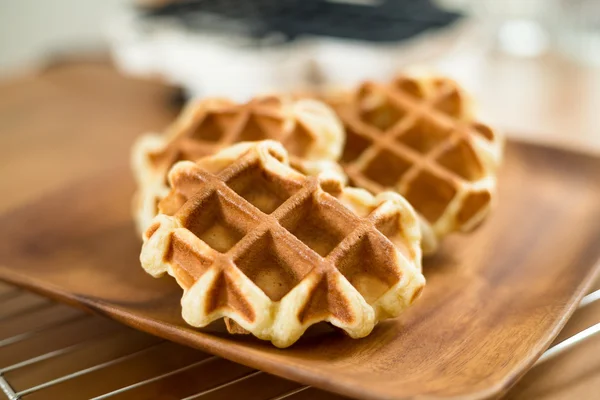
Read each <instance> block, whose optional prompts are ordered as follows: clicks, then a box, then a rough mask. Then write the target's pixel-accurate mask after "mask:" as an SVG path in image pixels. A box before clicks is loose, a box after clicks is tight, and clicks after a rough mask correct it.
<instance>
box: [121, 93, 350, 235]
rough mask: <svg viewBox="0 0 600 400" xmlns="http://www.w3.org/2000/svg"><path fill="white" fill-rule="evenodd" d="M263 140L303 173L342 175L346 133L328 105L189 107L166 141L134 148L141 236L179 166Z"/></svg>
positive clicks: (272, 99) (216, 102)
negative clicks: (280, 149) (329, 171)
mask: <svg viewBox="0 0 600 400" xmlns="http://www.w3.org/2000/svg"><path fill="white" fill-rule="evenodd" d="M264 139H273V140H277V141H280V142H282V143H283V144H284V145H285V147H286V148H287V149H288V151H289V152H290V154H291V155H292V162H293V163H294V164H298V166H299V167H301V168H302V169H303V170H306V171H311V172H313V173H315V172H316V171H319V170H322V169H333V170H336V169H337V170H339V171H340V172H341V169H340V168H339V166H338V165H337V164H336V163H334V161H336V160H337V159H338V158H339V156H340V154H341V152H342V147H343V142H344V131H343V128H342V126H341V124H340V123H339V120H338V119H337V117H336V116H335V114H334V113H333V111H332V110H331V109H330V108H329V107H328V106H326V105H325V104H323V103H320V102H318V101H315V100H309V99H304V100H293V99H292V98H289V97H286V96H263V97H257V98H255V99H253V100H251V101H249V102H248V103H245V104H238V103H234V102H232V101H230V100H227V99H221V98H210V99H205V100H201V101H198V102H195V103H191V104H190V105H189V106H187V107H186V109H185V110H184V111H183V112H182V113H181V115H180V116H179V118H178V119H177V120H176V121H175V122H174V123H173V125H172V126H171V127H170V128H169V129H168V130H167V132H166V134H165V135H164V136H162V135H144V136H142V137H140V139H139V140H138V141H137V142H136V144H135V145H134V147H133V152H132V163H133V170H134V172H135V175H136V179H137V181H138V185H139V191H138V193H137V194H136V198H135V201H134V214H135V216H136V221H137V223H138V228H139V230H140V232H143V231H144V229H145V228H146V227H147V226H148V224H149V222H150V221H151V220H152V218H153V217H154V216H155V215H156V213H157V204H158V202H159V201H160V199H162V198H163V197H164V196H165V195H166V194H167V193H168V191H169V189H168V187H167V182H166V176H167V172H168V171H169V169H170V168H171V167H172V166H173V165H174V164H175V163H176V162H177V161H181V160H191V161H194V160H197V159H198V158H200V157H202V156H205V155H210V154H214V153H215V152H216V151H217V150H219V149H221V148H224V147H227V146H229V145H231V144H233V143H237V142H241V141H255V140H264Z"/></svg>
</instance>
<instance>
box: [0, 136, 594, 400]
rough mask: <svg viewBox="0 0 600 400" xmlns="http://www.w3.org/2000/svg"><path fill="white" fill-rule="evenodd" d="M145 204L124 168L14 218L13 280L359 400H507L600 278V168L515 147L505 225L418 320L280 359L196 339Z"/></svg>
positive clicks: (437, 269)
mask: <svg viewBox="0 0 600 400" xmlns="http://www.w3.org/2000/svg"><path fill="white" fill-rule="evenodd" d="M132 192H133V183H132V181H131V178H130V176H129V172H128V171H127V167H126V166H125V165H123V164H120V166H119V167H115V169H114V170H112V171H108V172H106V173H105V174H102V175H100V176H96V177H94V178H89V179H85V180H83V181H80V182H76V183H74V184H70V185H69V186H67V187H64V188H63V189H62V190H60V191H58V192H55V193H51V194H48V195H46V196H42V197H40V198H39V199H38V200H36V201H35V202H34V203H32V204H28V205H25V206H22V207H20V208H18V209H16V210H14V211H12V212H10V213H7V214H5V215H3V216H0V264H1V265H2V266H0V279H2V280H5V281H7V282H11V283H14V284H17V285H21V286H24V287H27V288H29V289H32V290H34V291H37V292H40V293H42V294H45V295H48V296H51V297H53V298H56V299H59V300H62V301H66V302H68V303H71V304H76V305H79V306H82V307H85V308H87V309H90V310H93V311H95V312H99V313H102V314H106V315H108V316H110V317H111V318H114V319H116V320H118V321H121V322H123V323H125V324H127V325H130V326H133V327H135V328H138V329H140V330H143V331H147V332H150V333H153V334H155V335H158V336H162V337H164V338H167V339H170V340H173V341H175V342H178V343H182V344H186V345H190V346H193V347H197V348H199V349H202V350H205V351H208V352H211V353H214V354H217V355H219V356H222V357H225V358H228V359H231V360H233V361H236V362H239V363H242V364H246V365H248V366H251V367H254V368H259V369H261V370H264V371H266V372H270V373H273V374H276V375H280V376H282V377H285V378H289V379H293V380H297V381H300V382H302V383H306V384H310V385H314V386H317V387H320V388H324V389H327V390H330V391H334V392H338V393H341V394H345V395H349V396H354V397H361V398H373V399H404V398H417V397H418V398H420V399H438V398H455V397H461V398H472V399H479V398H489V397H495V396H499V395H500V394H502V393H504V392H505V391H506V390H507V389H508V388H509V387H510V386H511V385H513V384H514V383H515V382H516V381H517V379H518V378H519V377H521V376H522V375H523V374H524V373H525V372H526V371H527V369H528V368H529V367H530V366H531V365H532V364H533V363H534V361H535V360H536V359H537V357H539V356H540V355H541V353H542V352H543V351H544V350H545V349H546V348H547V347H548V345H549V344H550V343H551V341H552V340H553V338H554V337H555V336H556V335H557V333H558V332H559V331H560V329H561V327H562V326H563V325H564V324H565V322H566V321H567V319H568V318H569V316H570V315H571V313H572V312H573V311H574V309H575V307H576V305H577V303H578V301H579V299H580V298H581V297H582V296H583V294H584V292H585V290H586V289H587V288H588V286H589V285H590V284H591V283H592V280H593V277H594V275H595V273H596V272H597V271H598V269H599V268H598V267H599V266H600V264H599V263H598V260H599V259H600V159H598V158H594V157H591V156H587V155H582V154H576V153H571V152H567V151H563V150H557V149H552V148H546V147H541V146H535V145H529V144H523V143H515V142H511V143H509V144H508V146H507V149H506V160H505V165H504V166H503V169H502V173H501V178H500V202H499V205H498V207H497V209H496V210H495V212H494V214H493V216H492V217H491V218H490V219H489V220H488V222H487V223H485V225H484V226H482V227H481V228H480V229H479V230H478V231H477V232H476V233H474V234H472V235H464V236H461V235H455V236H453V237H451V238H450V239H448V240H447V241H446V242H445V243H444V246H443V249H442V251H441V253H440V254H438V255H437V256H436V257H434V258H431V259H427V260H426V261H425V274H426V276H427V279H428V286H427V288H426V290H425V293H424V295H423V297H422V298H421V299H420V300H419V301H418V302H417V304H416V305H415V306H414V307H413V308H412V309H410V310H409V311H408V312H406V313H405V314H404V315H402V316H401V317H400V318H398V319H395V320H391V321H386V322H384V323H381V324H379V325H378V326H377V327H376V328H375V330H374V331H373V333H372V334H371V335H370V336H368V337H367V338H365V339H361V340H353V339H350V338H347V337H345V336H343V335H341V334H340V333H338V332H335V331H333V330H331V329H328V328H323V327H318V328H316V329H312V330H311V331H310V332H309V333H308V335H305V337H304V338H303V339H301V340H300V341H299V342H298V343H297V344H296V345H294V346H292V347H291V348H288V349H285V350H279V349H276V348H274V347H273V346H271V345H270V344H269V343H265V342H261V341H259V340H257V339H254V338H252V337H244V336H230V335H228V334H227V333H225V331H224V329H223V324H222V323H215V324H213V325H211V326H210V327H208V328H207V329H203V330H196V329H193V328H191V327H188V326H186V324H185V323H184V322H183V320H182V319H181V317H180V306H179V299H180V297H181V290H180V289H179V287H178V286H177V285H176V284H175V282H174V281H173V280H172V279H170V278H163V279H153V278H151V277H150V276H148V275H146V274H145V273H144V272H143V270H142V269H141V267H140V266H139V261H138V255H139V250H140V240H139V239H138V238H137V236H136V234H135V231H134V227H133V223H132V221H131V217H130V198H131V194H132Z"/></svg>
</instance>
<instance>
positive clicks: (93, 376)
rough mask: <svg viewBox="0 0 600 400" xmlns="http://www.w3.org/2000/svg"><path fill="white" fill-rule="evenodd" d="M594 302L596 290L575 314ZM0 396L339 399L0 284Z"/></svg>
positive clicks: (598, 328)
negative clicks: (1, 393)
mask: <svg viewBox="0 0 600 400" xmlns="http://www.w3.org/2000/svg"><path fill="white" fill-rule="evenodd" d="M599 299H600V290H597V291H595V292H593V293H591V294H589V295H587V296H586V297H585V298H584V299H583V300H582V301H581V303H580V307H585V306H587V305H589V304H591V303H593V302H594V301H597V300H599ZM599 332H600V323H599V324H596V325H593V326H591V327H589V328H587V329H585V330H583V331H581V332H580V333H578V334H576V335H574V336H572V337H571V338H569V339H566V340H564V341H562V342H560V343H559V344H557V345H555V346H554V347H552V348H550V349H549V350H548V351H546V353H544V355H543V356H542V357H541V358H540V359H539V360H538V362H537V364H536V365H538V364H540V363H542V362H545V361H547V360H549V359H551V358H553V357H556V356H558V355H559V354H561V353H562V352H564V351H567V350H568V349H570V348H572V347H573V346H575V345H576V344H577V343H580V342H582V341H583V340H585V339H587V338H590V337H592V336H594V335H596V334H598V333H599ZM0 389H1V392H3V393H4V395H6V397H7V398H8V399H10V400H16V399H27V400H31V399H55V398H56V399H58V398H60V399H96V400H100V399H139V398H161V399H186V400H191V399H202V400H215V399H228V398H244V399H247V400H267V399H269V400H281V399H287V400H302V399H311V400H339V399H344V398H345V397H341V396H338V395H334V394H331V393H327V392H325V391H322V390H318V389H316V388H312V387H309V386H303V385H300V384H298V383H296V382H292V381H289V380H285V379H282V378H278V377H275V376H273V375H269V374H266V373H264V372H261V371H257V370H253V369H251V368H248V367H245V366H242V365H240V364H236V363H233V362H231V361H227V360H225V359H223V358H220V357H216V356H212V355H210V354H207V353H204V352H201V351H198V350H194V349H191V348H188V347H184V346H180V345H177V344H175V343H171V342H168V341H165V340H162V339H160V338H157V337H154V336H151V335H148V334H145V333H142V332H138V331H135V330H133V329H130V328H128V327H125V326H122V325H120V324H118V323H116V322H114V321H111V320H108V319H106V318H102V317H100V316H96V315H91V314H87V313H84V312H82V311H80V310H77V309H75V308H71V307H68V306H65V305H62V304H58V303H54V302H52V301H50V300H48V299H45V298H43V297H41V296H37V295H35V294H32V293H29V292H25V291H22V290H20V289H17V288H14V287H10V286H7V285H3V284H0ZM0 397H1V395H0Z"/></svg>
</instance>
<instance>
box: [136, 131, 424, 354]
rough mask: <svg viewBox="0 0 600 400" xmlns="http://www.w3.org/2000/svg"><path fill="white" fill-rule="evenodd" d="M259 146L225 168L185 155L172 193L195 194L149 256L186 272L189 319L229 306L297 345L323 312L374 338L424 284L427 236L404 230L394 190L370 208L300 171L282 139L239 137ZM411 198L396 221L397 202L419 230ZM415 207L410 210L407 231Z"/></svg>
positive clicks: (162, 229)
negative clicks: (213, 169) (346, 200)
mask: <svg viewBox="0 0 600 400" xmlns="http://www.w3.org/2000/svg"><path fill="white" fill-rule="evenodd" d="M244 146H245V147H244ZM248 146H252V147H251V150H250V151H245V152H243V153H240V154H244V155H243V156H242V157H241V158H239V159H238V160H237V161H236V162H234V163H233V164H231V165H229V166H227V167H226V168H224V169H223V170H222V171H221V172H219V173H218V174H217V175H214V174H211V173H209V172H207V171H206V170H205V169H202V168H201V167H199V166H198V165H196V164H194V163H191V162H181V163H178V164H177V165H176V166H175V167H174V168H173V169H172V170H171V173H170V175H171V177H170V179H171V184H172V187H173V188H176V189H174V190H173V191H172V194H173V196H174V197H177V196H181V195H182V194H181V193H184V194H185V193H186V191H187V192H188V194H189V193H195V194H193V196H191V197H190V198H189V199H188V200H187V201H186V202H185V204H184V205H183V206H182V207H181V208H179V211H177V212H176V213H175V214H174V216H173V217H169V216H167V215H164V214H160V215H159V216H158V217H157V218H156V219H155V222H154V223H153V225H152V226H151V227H150V228H149V229H148V232H147V233H146V241H145V244H144V249H143V250H142V265H143V266H144V268H145V269H146V270H147V271H148V272H150V273H151V274H152V275H154V276H158V275H160V274H162V273H164V272H169V273H170V274H171V275H173V276H174V277H175V278H176V279H177V281H178V282H179V284H180V285H181V286H182V287H183V288H184V290H185V293H184V296H183V299H182V307H183V316H184V319H185V320H186V321H187V322H188V323H189V324H191V325H193V326H205V325H207V324H208V323H210V322H212V321H214V320H216V319H219V318H221V317H228V318H231V319H232V320H234V321H235V322H236V323H237V324H238V325H239V326H241V327H242V328H243V329H246V330H248V331H250V332H252V333H253V334H254V335H256V336H257V337H259V338H261V339H264V340H271V341H272V342H273V343H274V344H275V345H276V346H279V347H286V346H289V345H290V344H292V343H294V342H295V341H296V340H297V339H298V338H299V337H300V336H301V335H302V333H303V332H304V331H305V330H306V329H307V328H308V327H309V326H310V325H312V324H314V323H317V322H320V321H328V322H330V323H332V324H333V325H335V326H337V327H340V328H342V329H343V330H344V331H346V332H347V333H348V334H349V335H350V336H351V337H355V338H357V337H364V336H366V335H368V334H369V333H370V332H371V330H372V329H373V327H374V325H375V324H376V323H377V321H378V320H380V319H382V318H386V317H390V316H396V315H398V314H399V312H400V311H402V310H403V309H404V308H406V307H407V306H408V305H410V304H411V303H412V302H413V301H414V299H415V298H416V297H417V296H418V294H419V293H420V291H421V288H422V286H423V285H424V278H423V277H422V275H421V273H420V272H419V269H420V264H419V262H418V261H416V260H420V253H419V251H420V250H419V243H418V240H417V241H414V242H413V243H410V242H408V241H407V240H406V239H404V240H402V239H401V238H400V236H402V235H403V234H405V235H408V233H407V232H399V229H398V228H399V225H396V227H395V229H389V222H390V216H393V213H390V209H391V208H393V207H390V205H391V202H390V201H387V203H386V201H381V202H380V203H381V205H380V206H379V207H376V208H375V209H374V211H372V212H371V213H370V214H369V215H368V216H367V217H359V216H358V215H356V214H355V213H353V212H352V211H351V209H350V208H347V207H345V206H344V205H342V203H341V202H340V201H338V200H337V199H336V198H335V197H334V196H332V195H330V194H329V193H327V192H326V191H324V190H323V187H327V186H329V187H330V188H331V189H332V190H333V191H336V190H338V191H339V182H337V183H335V182H329V183H322V182H321V181H319V179H318V178H315V177H305V176H303V175H301V174H299V173H297V172H295V171H294V170H292V169H291V168H289V167H287V166H286V165H285V163H284V162H285V157H286V155H285V150H283V148H281V147H280V145H278V144H276V143H274V142H262V143H261V144H258V145H255V144H242V145H238V146H237V147H238V148H240V149H241V148H248ZM215 157H216V158H218V155H217V156H215ZM282 161H283V162H282ZM266 187H268V191H269V193H266V192H265V190H264V189H265V188H266ZM176 190H179V191H180V193H175V191H176ZM170 196H171V195H170ZM398 197H399V196H398ZM382 198H384V199H386V198H385V196H383V197H382ZM404 205H405V207H406V208H403V209H401V210H400V209H396V211H395V212H396V220H398V212H402V213H404V214H406V213H409V214H411V215H412V223H413V230H414V226H416V224H417V223H416V217H415V216H414V214H413V212H412V210H411V209H410V206H408V205H407V204H404ZM208 215H211V216H210V217H209V216H208ZM411 215H409V217H408V220H407V218H406V217H405V218H404V220H403V222H404V223H405V225H406V226H405V228H406V229H407V231H408V230H410V229H411V226H410V224H409V223H407V222H410V220H411V218H410V216H411ZM382 231H383V232H382ZM416 231H417V232H418V229H417V230H416ZM384 232H385V233H386V234H387V235H388V236H390V238H388V237H386V236H385V235H384ZM417 236H418V233H417ZM390 239H391V240H390ZM402 241H404V242H406V243H405V244H404V251H400V250H399V248H402V247H400V246H398V245H399V243H400V242H402ZM395 244H396V245H397V246H398V247H396V246H395ZM156 252H158V254H157V253H156ZM190 254H191V255H190ZM410 256H416V257H415V259H411V258H410ZM190 259H193V260H195V261H194V262H190ZM157 260H158V262H157Z"/></svg>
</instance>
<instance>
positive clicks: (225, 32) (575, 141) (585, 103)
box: [0, 0, 600, 151]
mask: <svg viewBox="0 0 600 400" xmlns="http://www.w3.org/2000/svg"><path fill="white" fill-rule="evenodd" d="M0 41H1V44H0V76H3V77H10V76H14V75H18V74H26V73H28V72H30V71H32V70H35V69H37V68H42V67H43V66H44V65H47V64H48V63H51V62H56V60H58V59H64V58H68V57H81V56H83V55H85V56H94V57H96V56H102V55H104V56H108V55H110V57H111V58H112V59H113V60H114V62H115V64H116V65H117V66H118V68H119V69H120V70H121V71H123V72H125V73H127V74H131V75H136V76H145V77H148V76H152V77H159V78H160V79H162V80H164V81H165V82H168V83H170V84H175V85H178V86H181V87H182V88H184V89H185V92H184V93H185V96H186V97H193V96H206V95H227V96H231V97H233V98H236V99H244V98H247V97H249V96H251V95H253V94H256V93H260V92H265V91H271V90H298V89H300V90H302V89H306V88H310V87H314V86H334V87H336V86H347V85H351V84H353V83H355V82H357V81H359V80H361V79H365V78H374V79H386V78H387V77H389V76H391V75H393V74H394V73H396V72H397V71H399V70H402V69H406V68H409V69H417V70H433V71H439V72H442V73H444V74H448V75H450V76H452V77H454V78H456V79H457V80H459V81H460V82H461V83H462V84H463V85H465V86H466V87H467V88H468V89H469V90H470V91H471V93H472V94H473V95H474V97H475V98H476V100H477V105H478V107H479V110H480V112H481V113H482V114H483V118H487V119H488V120H491V122H492V123H495V124H497V125H498V126H500V127H502V128H504V129H505V130H507V131H508V132H509V134H512V135H518V136H520V137H522V138H524V139H531V140H544V141H547V142H553V143H559V144H561V145H565V146H570V147H579V148H586V149H588V150H590V149H591V150H593V151H600V132H598V126H600V116H599V115H598V113H597V112H596V110H598V109H599V108H600V73H599V71H600V70H599V69H600V1H597V0H281V1H275V0H246V1H236V0H211V1H206V0H205V1H198V0H187V1H186V0H180V1H177V0H145V1H143V0H138V1H132V0H105V1H93V0H83V1H78V0H51V1H44V2H39V1H34V0H21V1H2V2H1V3H0Z"/></svg>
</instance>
